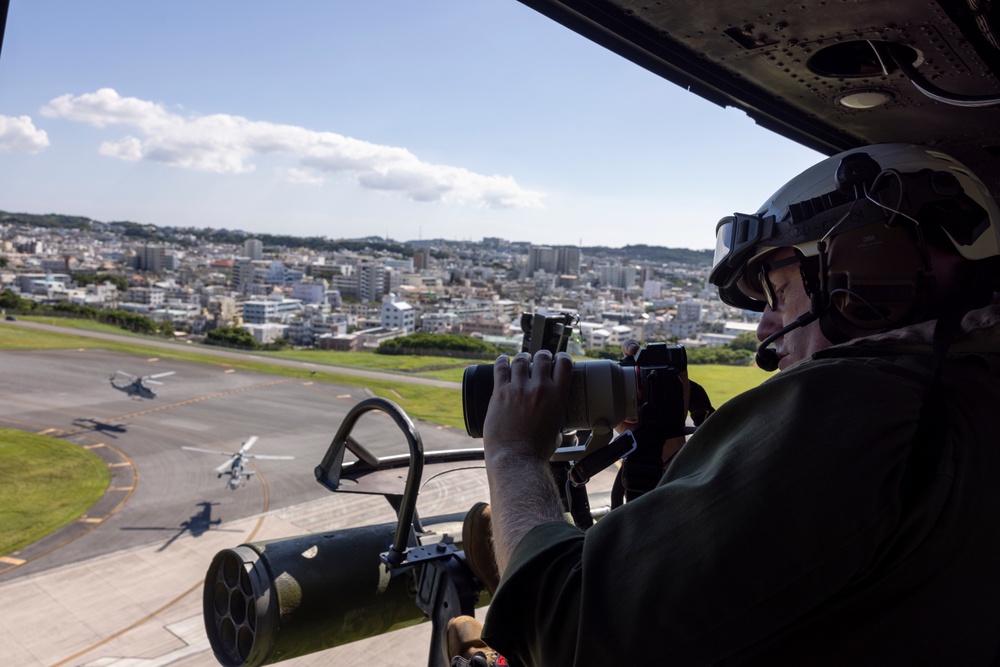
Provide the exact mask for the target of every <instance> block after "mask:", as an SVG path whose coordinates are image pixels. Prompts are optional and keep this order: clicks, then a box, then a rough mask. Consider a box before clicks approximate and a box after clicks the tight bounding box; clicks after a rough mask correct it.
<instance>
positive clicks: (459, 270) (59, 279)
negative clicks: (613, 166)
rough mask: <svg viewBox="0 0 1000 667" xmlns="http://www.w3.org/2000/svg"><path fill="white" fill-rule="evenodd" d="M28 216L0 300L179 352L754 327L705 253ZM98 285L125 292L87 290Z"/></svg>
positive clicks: (696, 339) (2, 243) (725, 336)
mask: <svg viewBox="0 0 1000 667" xmlns="http://www.w3.org/2000/svg"><path fill="white" fill-rule="evenodd" d="M25 217H27V218H30V216H16V215H15V216H11V215H5V214H2V213H0V289H2V290H10V291H11V292H13V293H14V294H16V295H17V296H20V297H22V298H26V299H31V300H34V301H37V302H39V303H43V304H54V303H58V302H60V301H67V302H72V303H78V304H81V305H90V306H92V307H95V308H111V307H115V308H124V309H126V310H130V311H133V312H137V313H141V314H144V315H146V316H148V317H150V318H152V319H154V320H156V321H160V322H163V321H168V320H169V321H170V322H172V324H173V326H174V329H175V330H176V331H177V332H178V334H179V335H188V336H192V337H196V336H199V335H204V334H205V333H206V332H207V331H210V330H211V329H214V328H219V327H228V326H242V327H244V328H246V329H247V330H249V331H251V332H252V333H253V334H254V336H255V337H256V338H257V340H258V341H260V342H262V343H267V342H274V341H277V340H285V341H287V342H288V344H292V345H295V346H301V347H313V346H315V347H326V348H329V349H362V348H364V347H371V346H373V345H377V344H378V342H379V341H380V340H384V339H385V338H386V337H392V336H399V335H405V334H407V333H412V332H414V331H428V332H432V333H455V334H462V335H468V336H476V337H481V338H484V339H488V340H492V341H510V342H514V343H516V342H519V341H520V338H521V336H522V332H521V330H520V316H521V314H522V313H524V312H568V313H572V314H574V315H576V316H577V317H578V318H579V323H578V325H577V337H576V339H575V340H574V346H575V349H577V350H578V351H583V350H587V349H594V348H601V347H604V346H606V345H612V346H614V345H618V344H619V343H620V341H621V340H622V339H623V338H624V337H628V336H631V337H634V338H637V339H640V340H647V341H653V340H668V341H681V342H684V343H685V344H686V345H717V344H725V343H726V342H727V341H728V340H731V339H732V337H733V336H734V335H736V333H738V332H739V331H740V330H741V325H740V323H741V322H742V323H743V324H742V328H743V329H746V327H747V324H746V323H747V322H750V321H753V320H755V319H756V314H755V313H742V312H739V311H736V310H734V309H732V308H730V307H728V306H725V305H724V304H722V303H721V301H719V300H718V297H717V295H716V293H715V290H714V289H710V288H709V286H708V285H707V273H708V268H709V266H708V262H709V260H710V252H709V251H707V250H706V251H704V252H701V253H698V252H694V251H686V253H684V256H683V257H681V258H680V259H678V258H670V257H669V255H670V253H669V252H665V253H663V256H661V257H655V256H651V255H650V254H649V252H645V253H638V252H636V253H631V254H630V253H629V252H627V249H619V250H615V249H609V248H594V249H584V248H579V247H573V246H540V245H532V244H527V243H518V242H510V241H506V240H504V239H500V238H496V237H490V238H484V239H483V240H482V242H480V243H472V242H447V241H438V242H434V243H429V242H427V241H421V242H420V243H419V244H414V245H413V246H409V245H405V244H392V243H388V242H382V241H379V242H375V241H372V242H371V244H370V247H366V246H365V244H364V243H359V242H357V241H352V242H351V243H350V244H344V247H336V245H337V244H335V243H331V244H329V246H328V247H323V248H316V247H312V248H310V247H285V246H273V245H272V244H271V243H270V242H268V243H265V242H263V241H262V240H260V239H256V238H253V237H250V236H246V237H245V238H242V239H241V240H240V241H239V242H237V243H232V242H227V243H222V242H214V241H213V240H212V239H213V234H212V232H211V230H202V231H201V232H197V231H194V230H190V229H184V230H179V229H174V228H161V229H158V228H154V227H152V226H148V227H147V228H146V229H148V230H150V233H151V235H152V236H153V237H154V238H152V239H148V238H147V239H140V240H136V239H135V238H133V236H131V235H126V234H124V233H122V231H121V230H116V227H115V223H97V222H93V223H92V224H91V225H90V226H89V227H84V228H79V227H67V228H58V227H57V228H53V227H51V226H33V225H32V224H31V222H30V220H25V219H24V218H25ZM660 250H663V251H665V250H666V249H660ZM678 252H679V251H678ZM101 276H117V277H118V278H117V280H125V281H127V285H128V287H127V289H126V290H118V289H117V288H116V287H115V285H114V284H112V282H110V281H109V279H107V278H105V279H104V280H93V279H92V278H99V277H101ZM77 283H80V284H77Z"/></svg>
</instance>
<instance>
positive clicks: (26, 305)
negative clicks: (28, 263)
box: [0, 289, 38, 313]
mask: <svg viewBox="0 0 1000 667" xmlns="http://www.w3.org/2000/svg"><path fill="white" fill-rule="evenodd" d="M37 305H38V304H37V303H35V302H34V301H32V300H31V299H22V298H21V297H19V296H18V295H16V294H14V292H12V291H11V290H9V289H5V290H4V291H3V292H0V308H3V309H5V310H16V311H17V312H19V313H26V312H28V311H32V310H35V307H36V306H37Z"/></svg>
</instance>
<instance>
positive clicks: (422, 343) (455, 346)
mask: <svg viewBox="0 0 1000 667" xmlns="http://www.w3.org/2000/svg"><path fill="white" fill-rule="evenodd" d="M376 352H377V353H379V354H416V355H421V354H422V355H428V356H441V357H447V356H456V357H463V358H470V359H480V358H482V359H495V358H496V357H497V356H498V355H499V354H500V353H501V352H503V350H501V349H500V348H498V347H497V346H496V345H492V344H490V343H487V342H484V341H482V340H480V339H478V338H471V337H470V336H457V335H455V334H432V333H426V332H423V331H419V332H417V333H413V334H410V335H408V336H400V337H399V338H392V339H390V340H384V341H382V342H381V343H379V346H378V349H377V350H376Z"/></svg>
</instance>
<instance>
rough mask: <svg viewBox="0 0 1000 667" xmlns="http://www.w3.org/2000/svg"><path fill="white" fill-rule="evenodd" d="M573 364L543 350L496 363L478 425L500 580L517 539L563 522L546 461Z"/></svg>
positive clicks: (555, 437) (553, 445)
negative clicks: (482, 419)
mask: <svg viewBox="0 0 1000 667" xmlns="http://www.w3.org/2000/svg"><path fill="white" fill-rule="evenodd" d="M572 381H573V360H572V359H571V358H570V356H569V355H568V354H566V353H565V352H560V353H558V354H556V355H555V358H553V357H552V354H551V353H550V352H548V351H547V350H542V351H539V352H536V353H535V359H534V363H533V364H532V363H530V358H529V356H528V355H527V354H526V353H521V354H517V355H515V356H514V358H513V360H510V359H508V358H507V356H506V355H504V356H501V357H500V358H499V359H497V362H496V364H495V366H494V369H493V397H492V398H491V399H490V405H489V408H488V409H487V411H486V420H485V422H484V423H483V449H484V451H485V453H486V474H487V478H488V480H489V485H490V504H491V511H492V518H493V548H494V552H495V554H496V560H497V568H498V570H499V572H500V575H501V577H502V576H503V573H504V571H505V570H506V569H507V564H508V563H509V562H510V557H511V554H512V553H513V552H514V548H515V547H516V546H517V545H518V543H520V541H521V539H522V538H523V537H524V536H525V535H526V534H527V533H528V531H530V530H531V529H532V528H534V527H535V526H538V525H541V524H543V523H548V522H550V521H561V520H563V509H562V502H561V501H560V499H559V493H558V491H557V490H556V487H555V483H554V482H553V480H552V472H551V470H550V468H549V457H551V456H552V453H553V452H554V451H555V449H556V447H557V446H558V441H559V431H560V429H561V427H562V422H563V418H564V416H565V414H566V407H567V404H568V402H569V391H570V386H571V384H572Z"/></svg>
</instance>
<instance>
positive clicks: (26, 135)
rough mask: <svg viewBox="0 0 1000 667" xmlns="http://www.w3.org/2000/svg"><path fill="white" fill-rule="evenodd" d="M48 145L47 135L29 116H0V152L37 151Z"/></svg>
mask: <svg viewBox="0 0 1000 667" xmlns="http://www.w3.org/2000/svg"><path fill="white" fill-rule="evenodd" d="M48 146H49V135H48V134H46V133H45V130H39V129H38V128H36V127H35V124H34V123H33V122H31V117H30V116H0V153H39V152H41V151H43V150H45V149H46V148H48Z"/></svg>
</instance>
